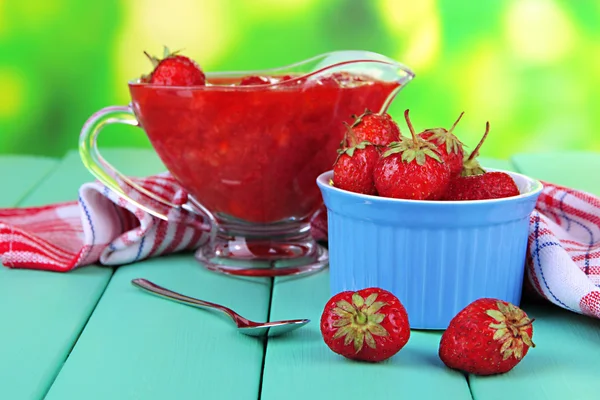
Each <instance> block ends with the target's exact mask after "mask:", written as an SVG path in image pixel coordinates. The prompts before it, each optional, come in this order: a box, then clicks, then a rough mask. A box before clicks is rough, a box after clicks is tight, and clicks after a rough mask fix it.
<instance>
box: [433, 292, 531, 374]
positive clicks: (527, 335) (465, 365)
mask: <svg viewBox="0 0 600 400" xmlns="http://www.w3.org/2000/svg"><path fill="white" fill-rule="evenodd" d="M532 323H533V319H530V318H529V317H528V316H527V314H526V313H525V312H524V311H523V310H521V309H520V308H519V307H517V306H515V305H513V304H511V303H508V302H505V301H502V300H497V299H490V298H481V299H478V300H475V301H474V302H472V303H471V304H469V305H468V306H466V307H465V308H464V309H463V310H462V311H460V312H459V313H458V314H457V315H456V316H455V317H454V318H453V319H452V321H450V325H449V326H448V328H447V329H446V331H445V332H444V333H443V334H442V339H441V341H440V346H439V356H440V359H441V360H442V361H443V362H444V364H446V366H448V367H449V368H452V369H456V370H460V371H464V372H467V373H470V374H476V375H492V374H501V373H505V372H508V371H510V370H511V369H513V368H514V367H515V365H517V364H518V363H519V362H520V361H521V360H522V359H523V357H525V355H526V354H527V352H528V351H529V348H530V347H535V345H534V344H533V342H532V337H533V325H532Z"/></svg>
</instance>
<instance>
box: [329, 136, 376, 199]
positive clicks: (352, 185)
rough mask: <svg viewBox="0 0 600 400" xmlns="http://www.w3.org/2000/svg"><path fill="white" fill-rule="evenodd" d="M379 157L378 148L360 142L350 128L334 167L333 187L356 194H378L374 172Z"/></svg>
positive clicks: (365, 142)
mask: <svg viewBox="0 0 600 400" xmlns="http://www.w3.org/2000/svg"><path fill="white" fill-rule="evenodd" d="M379 156H380V155H379V150H378V149H377V147H376V146H374V145H373V144H372V143H370V142H368V141H361V142H359V141H358V139H357V137H356V135H355V133H354V131H353V129H352V128H351V127H348V129H347V131H346V135H345V137H344V140H343V141H342V144H341V147H340V149H339V150H338V158H337V159H336V161H335V164H334V166H333V185H334V186H335V187H337V188H340V189H344V190H348V191H351V192H355V193H363V194H370V195H374V194H376V193H377V191H376V190H375V184H374V182H373V170H374V169H375V165H376V164H377V160H379Z"/></svg>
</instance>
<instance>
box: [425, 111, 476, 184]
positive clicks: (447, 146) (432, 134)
mask: <svg viewBox="0 0 600 400" xmlns="http://www.w3.org/2000/svg"><path fill="white" fill-rule="evenodd" d="M464 114H465V113H464V112H462V113H460V115H459V116H458V119H457V120H456V122H454V125H452V127H451V128H450V130H446V129H445V128H432V129H426V130H424V131H423V132H421V133H419V136H420V137H421V138H423V139H425V140H429V141H430V142H432V143H434V144H435V145H436V146H437V149H438V153H439V154H440V155H441V157H442V159H443V160H444V162H445V163H446V164H448V168H449V169H450V174H451V175H452V176H457V175H460V173H461V172H462V170H463V158H464V151H463V143H462V142H461V141H460V140H458V138H457V137H456V136H455V135H454V133H453V131H454V128H456V125H458V123H459V122H460V119H461V118H462V116H463V115H464Z"/></svg>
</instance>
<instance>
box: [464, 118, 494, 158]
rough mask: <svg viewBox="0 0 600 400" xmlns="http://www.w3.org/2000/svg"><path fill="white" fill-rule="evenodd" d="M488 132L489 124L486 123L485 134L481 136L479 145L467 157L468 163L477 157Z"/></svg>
mask: <svg viewBox="0 0 600 400" xmlns="http://www.w3.org/2000/svg"><path fill="white" fill-rule="evenodd" d="M489 132H490V122H489V121H488V122H486V123H485V133H484V134H483V137H482V138H481V140H480V141H479V143H477V147H475V150H473V152H472V153H471V155H470V156H469V158H468V160H469V161H471V160H473V158H475V157H477V155H478V153H479V149H480V148H481V145H482V144H483V142H484V141H485V138H486V137H487V135H488V133H489Z"/></svg>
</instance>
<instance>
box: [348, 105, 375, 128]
mask: <svg viewBox="0 0 600 400" xmlns="http://www.w3.org/2000/svg"><path fill="white" fill-rule="evenodd" d="M371 114H373V111H371V110H369V109H368V108H366V109H365V112H364V113H362V114H361V115H359V116H356V115H352V118H354V123H352V126H350V127H351V128H356V127H357V126H358V125H360V124H361V123H362V119H363V118H364V117H366V116H367V115H371Z"/></svg>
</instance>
